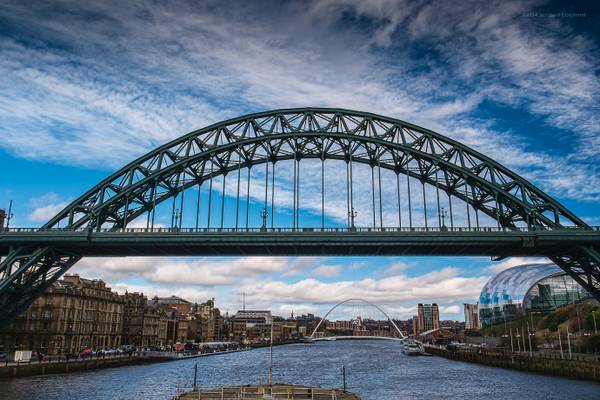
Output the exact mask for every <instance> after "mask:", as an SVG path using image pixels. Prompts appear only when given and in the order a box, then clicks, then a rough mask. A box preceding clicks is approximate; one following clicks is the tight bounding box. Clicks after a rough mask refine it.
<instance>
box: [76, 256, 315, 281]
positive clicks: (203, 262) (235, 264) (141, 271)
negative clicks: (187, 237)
mask: <svg viewBox="0 0 600 400" xmlns="http://www.w3.org/2000/svg"><path fill="white" fill-rule="evenodd" d="M315 262H316V260H315V259H314V258H310V257H305V258H296V259H294V258H285V257H244V258H230V259H219V258H200V259H172V258H164V257H154V258H153V257H126V258H84V259H83V260H81V261H80V262H78V263H77V264H76V266H75V267H74V271H77V272H79V273H80V274H82V275H85V276H92V277H95V276H99V277H101V278H104V279H108V280H111V281H115V280H122V279H124V278H127V277H142V278H144V279H146V280H148V281H149V282H154V283H156V284H169V285H198V286H218V285H233V284H238V283H239V282H240V281H243V280H245V279H248V278H251V277H253V276H257V275H270V274H281V275H282V276H289V275H295V274H297V273H299V272H300V271H302V270H304V269H306V268H308V267H312V266H314V264H315Z"/></svg>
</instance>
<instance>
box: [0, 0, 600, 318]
mask: <svg viewBox="0 0 600 400" xmlns="http://www.w3.org/2000/svg"><path fill="white" fill-rule="evenodd" d="M20 3H22V2H10V1H9V2H3V3H2V5H0V53H1V57H0V75H1V76H2V79H1V80H0V137H1V138H2V140H1V141H0V168H1V169H2V171H4V174H3V179H2V183H1V184H0V206H3V207H7V206H8V202H9V200H11V199H12V200H13V201H14V203H15V204H14V213H15V217H14V219H13V222H12V225H13V226H38V225H40V224H42V223H44V222H45V221H46V220H48V219H49V218H51V217H52V216H53V215H54V214H55V213H56V212H58V211H60V209H61V208H62V207H64V205H65V204H67V203H68V202H69V201H71V200H73V199H74V198H75V197H77V196H78V195H79V194H81V193H82V192H84V191H85V190H87V189H88V188H89V187H91V186H93V185H94V184H95V183H96V182H98V181H99V180H101V179H102V178H103V177H105V176H107V175H108V174H110V173H111V172H112V171H114V170H116V169H118V168H120V167H121V166H123V165H124V164H125V163H127V162H128V161H130V160H132V159H134V158H136V157H138V156H140V155H142V154H144V153H145V152H147V151H149V150H151V149H153V148H154V147H156V146H158V145H160V144H162V143H164V142H166V141H168V140H171V139H174V138H176V137H178V136H180V135H182V134H184V133H187V132H189V131H191V130H194V129H197V128H200V127H203V126H206V125H208V124H210V123H214V122H217V121H220V120H223V119H226V118H229V117H235V116H238V115H241V114H245V113H250V112H256V111H262V110H268V109H273V108H283V107H285V108H287V107H297V106H326V107H340V108H349V109H357V110H362V111H370V112H375V113H379V114H383V115H387V116H391V117H396V118H399V119H403V120H406V121H410V122H413V123H415V124H418V125H421V126H425V127H427V128H430V129H433V130H435V131H438V132H440V133H442V134H445V135H447V136H449V137H451V138H453V139H457V140H459V141H462V142H464V143H466V144H467V145H470V146H472V147H473V148H475V149H477V150H479V151H481V152H483V153H484V154H486V155H488V156H490V157H492V158H494V159H496V160H498V161H500V162H502V163H503V164H504V165H506V166H508V167H510V168H512V169H514V170H516V171H517V172H519V173H520V174H522V175H523V176H525V177H526V178H528V179H529V180H531V181H532V182H534V183H535V184H536V185H538V186H539V187H541V188H542V189H544V190H545V191H546V192H548V193H549V194H551V195H553V196H555V197H556V198H558V199H559V200H560V201H562V202H563V203H564V204H565V205H567V206H568V207H569V208H571V209H572V210H573V211H574V212H575V213H576V214H577V215H579V216H580V217H582V218H583V219H584V220H586V221H587V222H588V223H590V224H596V225H600V213H599V212H598V211H599V204H600V170H599V168H600V167H599V166H600V163H599V161H600V152H599V151H598V149H600V122H599V118H600V117H599V115H600V101H599V100H600V98H599V93H600V90H599V89H600V77H599V61H598V60H600V57H599V48H598V38H599V37H600V32H599V28H598V26H600V23H598V22H599V21H598V19H599V15H600V14H599V11H598V10H597V9H593V8H591V6H590V5H588V4H586V2H569V4H568V5H565V4H561V3H559V2H545V1H533V2H527V1H516V2H500V1H498V2H496V1H488V2H485V3H481V2H471V1H456V2H453V1H443V2H441V1H440V2H435V1H434V2H419V1H416V2H410V3H409V2H401V1H391V0H381V1H375V0H372V1H364V2H360V3H358V2H351V1H346V0H326V1H314V2H301V3H300V2H246V3H240V2H237V3H231V4H227V2H223V1H219V2H202V4H196V3H198V2H184V1H180V2H174V3H170V5H166V4H156V3H150V2H149V3H147V4H144V3H143V2H138V3H135V4H133V3H132V4H123V2H110V1H105V2H97V4H94V3H92V2H70V1H53V2H43V1H34V2H28V3H27V4H26V5H25V4H20ZM331 217H332V218H335V216H334V215H332V216H331ZM525 261H527V260H523V259H510V260H507V261H504V262H502V263H493V262H491V261H490V260H489V259H486V258H422V257H418V258H417V257H413V258H409V257H405V258H360V259H355V258H327V259H322V258H302V259H293V258H290V259H285V258H282V259H277V258H274V259H262V258H258V259H257V258H250V259H160V258H157V259H150V258H141V259H135V258H128V259H87V260H84V261H82V262H81V263H80V264H79V265H78V266H76V267H75V268H74V271H76V272H79V273H81V274H84V275H86V276H89V277H98V278H103V279H105V280H107V281H108V282H109V284H110V285H112V287H113V288H116V289H118V290H120V291H123V290H125V289H129V290H142V291H144V293H146V294H148V295H153V294H155V293H158V294H170V293H176V294H179V295H182V296H184V297H187V298H190V299H192V300H196V301H201V300H203V299H206V298H208V297H212V296H215V297H216V298H217V303H218V304H219V305H221V307H222V309H224V310H229V311H234V310H235V309H237V308H238V307H239V305H240V302H241V293H242V292H246V293H247V301H248V303H249V305H250V306H254V307H260V308H263V307H267V306H271V307H272V308H274V309H275V310H277V311H278V312H280V313H283V314H287V313H289V311H290V310H292V309H294V310H295V311H296V312H305V311H314V312H321V311H322V310H323V309H325V308H327V307H328V305H329V304H332V303H335V302H336V301H339V300H343V299H344V298H346V297H349V296H354V295H357V294H359V295H361V296H364V297H365V298H367V299H368V300H372V301H375V302H377V303H378V304H381V305H382V306H384V307H386V308H387V309H388V310H390V311H391V313H392V314H394V315H396V316H398V317H402V318H406V317H409V316H410V315H412V313H413V312H414V310H415V306H416V303H418V302H429V301H437V302H438V303H439V304H440V305H442V314H443V316H444V317H447V318H456V319H462V303H463V302H472V301H474V300H475V299H476V298H477V296H478V293H479V290H480V288H481V287H482V286H483V283H485V281H486V280H487V279H488V278H489V277H490V276H491V275H492V274H493V273H494V272H496V271H499V270H501V269H502V268H506V267H507V266H510V265H515V264H518V263H522V262H525ZM182 272H185V275H184V274H183V273H182ZM182 276H187V277H188V278H187V279H182ZM190 276H191V277H193V278H192V279H189V277H190Z"/></svg>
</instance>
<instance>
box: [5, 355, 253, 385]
mask: <svg viewBox="0 0 600 400" xmlns="http://www.w3.org/2000/svg"><path fill="white" fill-rule="evenodd" d="M247 350H250V349H249V348H243V349H237V350H225V351H217V352H214V353H201V354H185V353H174V352H145V353H139V354H131V355H119V356H111V357H91V358H79V359H68V360H67V359H62V360H57V361H51V362H37V361H32V362H28V363H13V362H11V363H5V364H0V379H11V378H18V377H27V376H35V375H47V374H64V373H70V372H80V371H91V370H97V369H104V368H118V367H125V366H128V365H142V364H151V363H160V362H168V361H177V360H184V359H189V358H197V357H209V356H216V355H220V354H229V353H235V352H240V351H247Z"/></svg>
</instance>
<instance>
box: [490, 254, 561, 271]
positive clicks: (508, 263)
mask: <svg viewBox="0 0 600 400" xmlns="http://www.w3.org/2000/svg"><path fill="white" fill-rule="evenodd" d="M549 262H550V260H548V259H547V258H546V257H510V258H507V259H505V260H502V261H498V262H495V263H494V264H492V265H490V266H489V267H488V270H489V271H490V272H493V273H494V274H497V273H500V272H502V271H504V270H506V269H509V268H512V267H515V266H517V265H522V264H541V263H549Z"/></svg>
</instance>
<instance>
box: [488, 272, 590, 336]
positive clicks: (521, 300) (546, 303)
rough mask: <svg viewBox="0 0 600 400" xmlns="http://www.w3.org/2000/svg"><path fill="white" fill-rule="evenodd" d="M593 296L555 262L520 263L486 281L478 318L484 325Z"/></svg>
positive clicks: (573, 302)
mask: <svg viewBox="0 0 600 400" xmlns="http://www.w3.org/2000/svg"><path fill="white" fill-rule="evenodd" d="M590 297H591V296H590V294H589V293H588V292H587V291H586V290H585V289H584V288H583V287H581V285H579V284H578V283H577V282H575V281H574V280H573V278H571V277H570V276H569V275H567V274H566V273H565V272H564V271H563V270H562V269H560V268H559V267H558V266H556V265H555V264H552V263H544V264H524V265H518V266H515V267H512V268H508V269H506V270H504V271H502V272H500V273H499V274H497V275H496V276H494V277H492V278H491V279H490V280H489V281H488V282H487V283H486V284H485V286H484V287H483V289H482V290H481V294H480V295H479V307H478V309H479V319H480V321H481V325H482V326H490V325H495V324H499V323H504V322H505V321H509V320H512V319H514V318H516V317H518V316H520V315H522V314H524V313H528V312H549V311H554V310H556V309H557V308H560V307H562V306H565V305H567V304H576V303H578V302H580V301H582V300H585V299H588V298H590Z"/></svg>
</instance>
